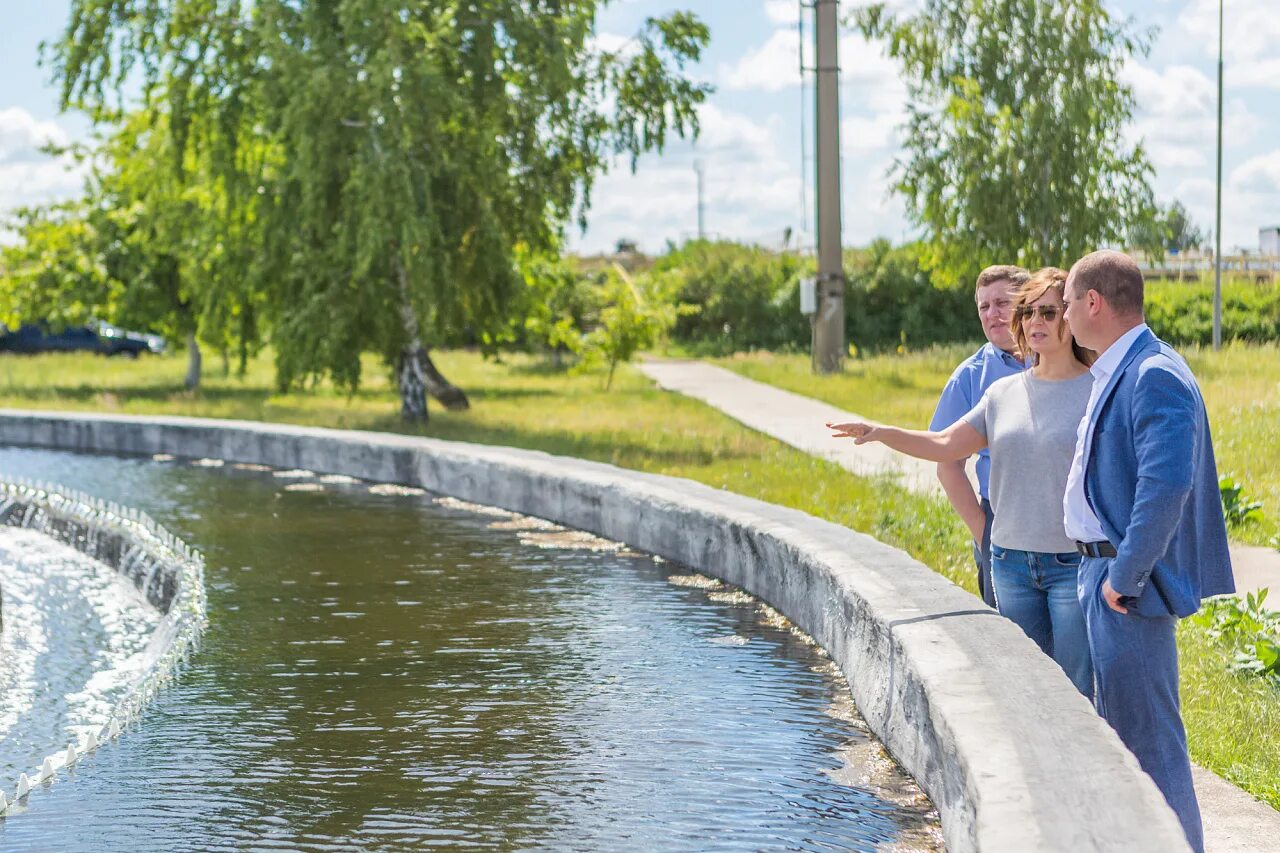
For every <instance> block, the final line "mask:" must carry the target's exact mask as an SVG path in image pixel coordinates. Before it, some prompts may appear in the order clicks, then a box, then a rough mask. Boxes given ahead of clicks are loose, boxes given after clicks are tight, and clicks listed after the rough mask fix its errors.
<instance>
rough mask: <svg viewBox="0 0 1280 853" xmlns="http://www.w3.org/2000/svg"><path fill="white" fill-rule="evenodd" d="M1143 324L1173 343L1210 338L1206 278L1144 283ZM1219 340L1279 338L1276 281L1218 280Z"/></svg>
mask: <svg viewBox="0 0 1280 853" xmlns="http://www.w3.org/2000/svg"><path fill="white" fill-rule="evenodd" d="M1145 301H1146V315H1147V323H1148V325H1150V326H1151V329H1152V331H1154V332H1155V333H1156V334H1157V335H1159V336H1160V337H1161V338H1163V339H1164V340H1166V341H1168V342H1169V343H1171V344H1173V345H1174V346H1186V345H1188V344H1200V345H1201V346H1209V345H1211V344H1212V343H1213V283H1212V282H1205V281H1201V282H1173V281H1170V282H1163V281H1162V282H1148V283H1147V286H1146V300H1145ZM1222 339H1223V340H1224V341H1237V340H1238V341H1247V342H1251V343H1263V342H1265V341H1275V340H1280V286H1277V285H1276V284H1272V283H1265V282H1264V283H1257V284H1255V283H1254V282H1251V281H1245V280H1240V279H1236V280H1231V281H1224V282H1223V284H1222Z"/></svg>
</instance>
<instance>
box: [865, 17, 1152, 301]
mask: <svg viewBox="0 0 1280 853" xmlns="http://www.w3.org/2000/svg"><path fill="white" fill-rule="evenodd" d="M852 21H853V23H854V24H855V26H856V27H857V28H858V29H859V30H860V31H861V32H862V33H863V35H865V36H866V37H868V38H871V39H877V40H882V41H883V42H884V44H885V46H886V49H887V51H888V54H889V56H890V57H891V58H893V59H895V60H896V61H897V63H898V65H899V66H900V68H901V70H902V77H903V79H904V80H905V81H906V84H907V90H908V104H907V109H908V121H907V126H906V129H905V132H904V133H903V148H904V154H903V157H902V158H901V159H900V160H899V161H898V164H897V165H896V166H895V167H894V171H893V173H892V176H893V178H894V180H895V182H896V190H897V191H898V192H899V193H900V194H901V195H902V196H903V197H904V198H905V200H906V203H907V213H908V215H909V217H910V219H911V220H912V221H913V222H914V223H916V224H917V225H920V226H923V227H924V228H925V229H926V231H927V232H928V234H929V243H928V246H929V253H928V256H927V258H926V260H927V261H928V264H929V266H930V268H933V269H937V270H939V271H941V272H943V273H944V274H946V275H947V276H948V277H952V278H957V279H959V280H962V281H966V282H971V281H973V279H974V277H975V276H976V274H977V272H978V271H979V270H980V269H982V268H983V267H985V266H987V265H988V264H991V263H1019V264H1022V265H1023V266H1026V267H1038V266H1043V265H1046V264H1053V265H1057V266H1067V265H1068V264H1069V263H1070V262H1071V261H1074V260H1075V259H1076V258H1079V257H1080V256H1081V255H1083V254H1085V253H1086V252H1088V251H1091V250H1092V249H1094V248H1096V247H1097V246H1099V245H1106V244H1114V243H1117V242H1123V241H1125V240H1126V239H1127V237H1128V236H1129V234H1130V232H1131V231H1133V230H1134V229H1141V228H1143V227H1144V226H1149V223H1150V222H1151V221H1152V220H1153V219H1154V217H1155V214H1156V209H1155V204H1154V201H1153V198H1152V193H1151V188H1150V186H1149V183H1150V180H1151V177H1152V175H1153V169H1152V167H1151V165H1150V163H1149V162H1148V161H1147V157H1146V153H1145V152H1144V151H1143V149H1142V147H1141V146H1140V145H1139V146H1137V147H1130V146H1129V145H1128V144H1127V143H1125V142H1124V141H1123V140H1124V134H1123V130H1124V128H1125V126H1126V125H1127V124H1128V122H1129V119H1130V118H1131V116H1132V114H1133V109H1134V98H1133V94H1132V92H1131V90H1130V89H1129V88H1128V87H1127V86H1125V85H1124V84H1123V83H1121V81H1120V72H1121V69H1122V68H1123V66H1124V64H1125V62H1126V61H1127V60H1129V59H1130V58H1131V57H1134V56H1136V55H1139V54H1144V53H1145V51H1146V39H1145V38H1144V37H1142V36H1138V35H1134V34H1133V33H1131V32H1130V31H1129V28H1128V25H1127V23H1126V22H1125V21H1123V20H1117V19H1114V18H1113V17H1112V16H1111V15H1110V13H1108V12H1107V10H1106V9H1105V8H1104V6H1103V4H1102V2H1101V1H1100V0H997V2H991V0H925V2H924V3H923V5H922V8H920V9H919V11H918V12H915V13H913V14H911V15H905V16H895V15H894V14H893V13H891V12H890V11H889V10H888V9H887V7H886V5H885V4H883V3H880V4H876V5H872V6H867V7H863V8H860V9H857V10H855V11H854V13H853V15H852ZM1147 230H1149V228H1148V229H1147Z"/></svg>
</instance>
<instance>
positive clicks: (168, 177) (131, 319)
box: [0, 110, 257, 388]
mask: <svg viewBox="0 0 1280 853" xmlns="http://www.w3.org/2000/svg"><path fill="white" fill-rule="evenodd" d="M65 153H70V154H73V155H74V156H75V157H76V158H78V159H79V160H80V161H81V162H83V163H87V164H88V165H89V167H90V168H89V173H88V177H87V179H86V182H85V187H84V192H83V195H82V198H81V199H80V200H79V201H77V202H73V203H69V204H65V205H58V206H55V207H52V208H47V209H31V210H25V211H22V212H20V214H19V217H18V223H17V224H18V232H19V235H20V238H21V240H20V242H19V243H18V244H17V245H16V246H15V247H13V248H11V249H10V250H9V251H8V252H7V254H8V256H9V257H8V263H7V266H8V267H9V268H10V270H11V272H10V274H9V275H7V276H5V278H4V280H3V283H2V284H0V300H3V301H4V303H5V307H6V313H8V314H9V315H10V316H11V317H12V318H13V319H14V320H15V321H16V319H18V317H19V316H21V317H26V318H29V319H40V320H42V321H46V322H50V323H52V324H53V325H55V326H61V325H70V324H77V323H83V322H86V321H88V320H89V319H91V318H98V319H105V320H110V321H112V322H114V323H118V324H121V325H124V326H135V327H141V328H146V329H148V330H149V331H155V332H160V333H162V334H164V335H166V336H168V337H169V338H171V339H177V340H185V341H186V349H187V354H188V369H187V377H186V385H187V387H188V388H195V387H197V386H198V385H199V382H200V375H201V350H200V344H199V341H201V340H203V341H205V342H206V343H211V344H213V345H214V346H216V347H217V348H219V349H221V350H222V351H223V352H226V350H227V348H228V347H229V346H231V345H232V343H233V342H234V343H235V344H238V345H239V347H240V349H241V364H242V368H243V364H244V360H245V358H246V357H247V354H248V350H249V349H250V348H251V347H253V346H254V345H255V343H256V338H257V329H256V324H255V321H254V316H255V314H254V299H253V297H252V295H251V294H250V293H249V291H248V290H247V289H246V283H247V282H248V281H249V279H248V278H247V277H246V276H245V274H244V266H243V263H235V262H233V261H234V259H236V258H237V257H239V258H240V259H243V257H244V256H246V254H247V253H246V251H245V248H246V247H245V244H244V242H243V241H242V240H241V239H238V238H239V235H238V234H237V229H236V223H235V222H231V221H228V220H227V218H226V216H225V214H226V213H227V211H228V210H229V209H230V207H229V205H228V204H227V203H226V201H227V200H226V194H225V192H224V190H223V187H222V185H221V184H220V183H219V182H218V181H217V180H216V179H215V178H214V177H212V176H210V175H209V174H207V172H206V171H204V170H203V166H204V165H205V160H204V158H201V157H199V156H198V152H196V151H194V150H188V151H186V152H183V153H182V160H183V162H182V163H181V164H180V168H171V165H170V164H171V163H172V162H173V160H174V158H176V157H177V156H178V151H177V149H176V148H175V146H174V144H173V139H172V136H171V134H170V128H169V125H168V122H167V121H166V119H165V117H164V116H160V115H156V114H154V113H152V112H150V111H145V110H144V111H139V112H137V113H133V114H130V115H126V116H121V117H120V123H119V125H118V126H117V127H115V128H114V132H113V133H112V135H111V136H109V137H107V138H105V139H100V140H99V141H98V143H97V144H96V145H95V146H93V147H92V148H85V147H76V148H74V149H68V150H67V151H66V152H65Z"/></svg>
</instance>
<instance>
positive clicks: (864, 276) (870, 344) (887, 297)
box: [844, 240, 981, 352]
mask: <svg viewBox="0 0 1280 853" xmlns="http://www.w3.org/2000/svg"><path fill="white" fill-rule="evenodd" d="M926 253H927V249H926V248H925V247H924V246H922V245H920V244H919V243H911V244H908V245H906V246H901V247H898V248H894V247H892V246H890V244H889V242H888V241H887V240H876V241H875V242H874V243H872V244H871V246H870V247H868V248H867V249H865V250H861V251H855V252H847V253H845V259H844V266H845V276H846V278H847V281H848V284H847V287H846V291H845V314H846V317H845V328H846V330H847V334H848V338H849V340H850V341H852V342H853V343H854V344H856V345H857V347H858V348H859V350H861V351H865V352H876V351H883V350H890V349H897V348H899V347H902V348H905V347H912V348H917V347H923V346H930V345H932V344H941V343H955V342H957V341H969V340H973V338H974V337H976V336H977V335H979V334H981V330H980V327H979V326H978V322H977V316H976V312H975V308H974V302H973V290H972V287H938V286H937V285H936V284H935V283H934V278H933V276H931V275H930V273H929V272H928V271H927V270H926V269H925V266H924V265H925V255H926Z"/></svg>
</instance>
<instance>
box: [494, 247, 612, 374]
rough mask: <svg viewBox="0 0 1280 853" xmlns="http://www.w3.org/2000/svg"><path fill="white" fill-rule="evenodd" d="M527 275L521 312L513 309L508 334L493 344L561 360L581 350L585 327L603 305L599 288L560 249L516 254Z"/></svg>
mask: <svg viewBox="0 0 1280 853" xmlns="http://www.w3.org/2000/svg"><path fill="white" fill-rule="evenodd" d="M516 257H517V266H518V268H519V270H520V275H521V277H522V278H523V279H524V287H523V289H522V291H521V294H522V296H523V298H524V300H525V305H524V306H523V309H522V310H518V311H514V312H513V313H512V317H511V321H510V323H511V325H510V328H509V330H508V332H507V333H506V334H505V335H503V336H502V337H501V339H500V340H499V339H497V338H493V339H490V341H488V343H490V344H496V343H502V344H505V345H507V346H515V347H518V348H520V349H525V350H532V351H537V350H547V351H549V352H550V353H551V354H552V356H553V357H554V358H555V359H556V360H557V361H559V359H561V358H562V357H563V355H564V354H566V353H577V352H579V351H580V350H581V349H582V330H583V329H584V328H586V326H587V325H588V323H589V322H590V320H591V318H593V317H595V316H596V315H598V314H599V312H600V309H601V307H602V306H601V303H600V300H601V294H600V289H599V287H597V286H596V285H595V284H594V283H593V282H592V280H591V278H590V277H589V276H586V275H584V274H582V273H581V272H580V271H579V270H578V269H577V266H576V264H575V263H574V262H573V261H572V259H568V258H565V257H562V256H561V255H559V254H556V253H537V254H535V253H531V252H529V251H528V250H527V249H523V248H522V249H521V250H519V251H518V252H517V256H516Z"/></svg>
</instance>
